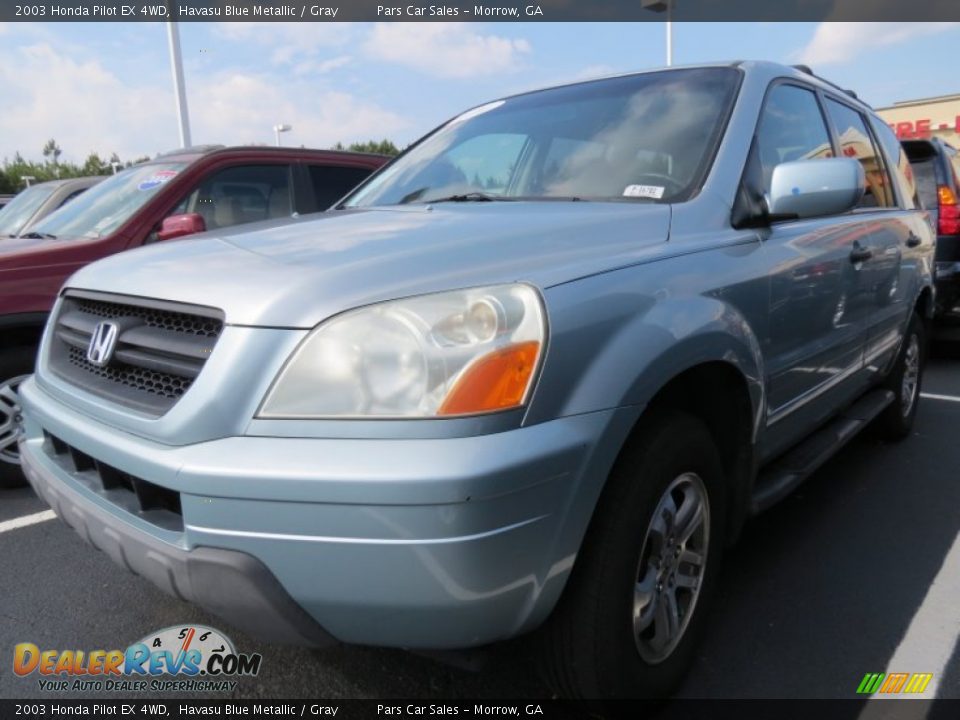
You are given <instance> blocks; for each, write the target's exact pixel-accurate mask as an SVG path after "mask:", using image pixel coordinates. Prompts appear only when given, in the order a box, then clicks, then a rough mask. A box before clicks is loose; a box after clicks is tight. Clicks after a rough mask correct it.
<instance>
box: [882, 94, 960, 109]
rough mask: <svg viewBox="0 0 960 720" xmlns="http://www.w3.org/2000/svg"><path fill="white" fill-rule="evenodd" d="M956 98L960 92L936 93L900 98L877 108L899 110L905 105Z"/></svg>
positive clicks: (925, 103) (911, 105)
mask: <svg viewBox="0 0 960 720" xmlns="http://www.w3.org/2000/svg"><path fill="white" fill-rule="evenodd" d="M954 100H960V93H954V94H952V95H935V96H933V97H928V98H917V99H916V100H900V101H898V102H895V103H894V104H893V105H886V106H884V107H881V108H877V110H899V109H900V108H905V107H914V106H916V105H927V104H929V103H937V102H950V101H954Z"/></svg>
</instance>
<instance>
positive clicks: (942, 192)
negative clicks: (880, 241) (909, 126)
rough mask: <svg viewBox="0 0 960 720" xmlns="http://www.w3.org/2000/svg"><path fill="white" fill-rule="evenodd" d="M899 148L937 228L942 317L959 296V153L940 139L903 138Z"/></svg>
mask: <svg viewBox="0 0 960 720" xmlns="http://www.w3.org/2000/svg"><path fill="white" fill-rule="evenodd" d="M903 148H904V150H905V151H906V154H907V157H909V158H910V164H911V165H912V166H913V172H914V175H915V177H916V184H917V193H918V194H919V196H920V202H921V203H922V204H923V206H924V207H925V208H927V209H928V210H929V211H930V215H931V217H932V220H933V224H934V226H935V227H936V228H937V254H936V263H937V273H936V286H937V318H938V319H944V317H945V316H946V315H948V314H951V313H952V311H954V308H955V307H956V305H957V301H958V299H960V297H958V296H960V200H958V198H960V155H958V154H957V150H956V148H954V147H953V146H952V145H950V144H948V143H946V142H944V141H943V140H941V139H940V138H931V139H929V140H904V141H903ZM953 314H954V315H956V318H957V320H960V313H953Z"/></svg>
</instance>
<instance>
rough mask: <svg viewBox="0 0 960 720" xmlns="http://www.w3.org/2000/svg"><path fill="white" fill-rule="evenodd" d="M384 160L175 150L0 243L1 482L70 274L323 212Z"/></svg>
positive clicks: (14, 465) (12, 479) (16, 475)
mask: <svg viewBox="0 0 960 720" xmlns="http://www.w3.org/2000/svg"><path fill="white" fill-rule="evenodd" d="M387 159H388V158H386V157H385V156H382V155H371V154H366V153H350V152H339V151H328V150H304V149H296V148H270V147H229V148H227V147H222V146H205V147H197V148H190V149H185V150H177V151H175V152H172V153H168V154H166V155H161V156H159V157H157V158H156V159H154V160H152V161H150V162H146V163H142V164H140V165H137V166H135V167H132V168H130V169H128V170H124V171H123V172H120V173H117V174H116V175H113V176H111V177H110V178H108V179H107V180H104V181H103V182H102V183H100V184H99V185H97V186H96V187H95V188H93V189H92V190H89V191H87V192H86V193H85V194H84V195H82V196H81V197H79V198H77V199H76V200H74V201H73V202H71V203H70V204H69V205H67V206H66V207H64V208H61V209H60V210H59V211H58V212H56V213H54V214H53V215H50V216H49V217H47V218H45V219H44V220H42V221H40V222H38V223H37V224H35V225H34V226H33V227H31V229H30V232H29V233H28V234H27V236H26V237H20V238H16V239H5V240H0V487H4V486H6V487H10V486H14V485H17V484H22V483H23V482H24V479H23V475H22V473H21V472H20V468H19V454H18V451H17V442H16V441H17V435H18V433H19V430H18V426H17V423H16V422H14V420H15V419H16V418H17V417H19V415H20V411H19V403H18V400H17V388H18V386H19V384H20V382H22V380H23V378H24V377H26V375H28V374H29V373H31V372H32V371H33V366H34V358H35V356H36V353H37V344H38V343H39V340H40V333H41V330H42V328H43V324H44V322H45V321H46V319H47V314H48V312H49V311H50V308H51V306H52V305H53V303H54V301H55V300H56V297H57V292H58V290H59V289H60V286H61V285H62V284H63V281H64V280H65V279H66V278H67V277H69V275H70V274H71V273H72V272H74V271H75V270H77V269H78V268H80V267H83V266H84V265H86V264H87V263H90V262H93V261H94V260H97V259H99V258H103V257H106V256H108V255H112V254H114V253H117V252H120V251H123V250H129V249H131V248H135V247H140V246H141V245H148V244H151V243H155V242H158V241H163V240H172V239H174V238H178V237H184V236H186V235H190V234H194V233H199V232H203V231H204V230H222V229H225V228H231V227H234V226H237V225H242V224H245V223H252V222H255V221H258V220H260V221H263V220H269V219H272V220H274V222H275V223H283V222H291V220H290V218H291V217H292V216H294V215H306V214H309V213H315V212H319V211H322V210H326V209H327V208H328V207H329V206H330V205H331V204H333V203H334V202H336V201H337V200H339V199H340V198H341V197H343V196H344V195H345V194H346V193H347V191H349V190H350V189H352V188H353V187H354V186H355V185H357V183H359V182H360V181H361V180H363V179H364V178H366V177H367V175H369V174H370V173H371V172H372V171H373V170H375V169H376V168H378V167H380V166H381V165H383V164H384V163H385V162H386V161H387Z"/></svg>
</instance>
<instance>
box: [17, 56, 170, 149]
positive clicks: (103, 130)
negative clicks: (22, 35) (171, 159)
mask: <svg viewBox="0 0 960 720" xmlns="http://www.w3.org/2000/svg"><path fill="white" fill-rule="evenodd" d="M0 87H2V88H3V89H4V90H3V94H4V105H5V107H6V111H5V112H3V113H0V143H2V146H0V155H12V154H13V152H14V151H17V150H19V151H20V152H22V153H23V154H24V156H25V157H30V158H37V157H39V155H40V148H41V147H42V146H43V143H44V142H45V141H46V140H47V139H48V138H51V137H52V138H56V140H57V142H58V143H59V145H60V146H61V147H62V148H64V159H69V160H82V159H83V158H84V157H86V155H87V153H90V152H94V151H96V152H99V153H100V154H101V155H107V156H109V155H110V154H111V153H112V152H118V153H120V154H121V155H123V156H125V157H131V156H134V155H139V154H143V153H145V152H150V151H156V150H161V149H166V148H169V147H171V146H173V145H174V144H175V142H176V125H175V124H174V122H175V121H174V119H173V110H172V109H171V110H170V111H169V113H162V112H157V108H172V104H173V99H172V96H173V94H172V90H170V89H169V88H151V87H146V86H130V87H128V86H125V85H124V84H123V83H122V82H120V80H119V79H118V78H117V76H116V75H114V74H113V73H112V72H111V71H110V70H108V69H107V68H105V67H104V66H103V65H102V64H101V63H100V62H99V61H97V60H93V59H87V58H75V57H71V56H69V55H67V54H64V53H62V52H61V51H60V50H59V49H55V48H54V47H52V46H51V45H50V44H48V43H36V44H32V45H27V46H23V47H19V48H10V47H9V46H6V47H0Z"/></svg>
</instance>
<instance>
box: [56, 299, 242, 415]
mask: <svg viewBox="0 0 960 720" xmlns="http://www.w3.org/2000/svg"><path fill="white" fill-rule="evenodd" d="M101 322H110V323H112V324H113V325H115V326H116V329H117V332H116V343H115V346H114V349H113V352H112V355H111V356H110V357H109V359H108V361H107V362H106V364H96V363H94V362H91V361H90V360H89V359H88V350H89V347H90V344H91V338H92V337H93V335H94V333H95V331H96V329H97V326H98V324H99V323H101ZM55 323H56V325H55V328H54V333H53V336H52V337H51V341H50V353H49V362H50V369H51V370H52V371H53V372H54V373H55V374H56V375H58V376H59V377H61V378H63V379H64V380H66V381H68V382H70V383H71V384H73V385H76V386H78V387H80V388H83V389H84V390H86V391H88V392H90V393H93V394H94V395H98V396H100V397H104V398H107V399H109V400H111V401H113V402H117V403H119V404H121V405H124V406H126V407H130V408H133V409H135V410H139V411H141V412H144V413H148V414H150V415H153V416H160V415H163V414H164V413H165V412H167V411H168V410H169V409H170V408H171V407H173V406H174V405H175V404H176V403H177V401H178V400H179V399H180V398H181V397H183V395H184V393H186V392H187V390H189V389H190V386H191V385H192V384H193V382H194V380H195V379H196V378H197V376H198V375H199V374H200V371H201V370H202V369H203V366H204V363H206V361H207V358H208V357H209V355H210V353H211V352H213V348H214V346H215V345H216V342H217V339H218V338H219V336H220V333H221V332H222V331H223V314H222V313H221V312H220V311H218V310H214V309H213V308H205V307H198V306H192V305H189V306H187V305H179V304H174V303H166V302H160V301H154V300H140V299H133V298H117V297H114V296H105V295H100V294H98V293H87V292H79V291H73V292H71V293H69V294H68V295H67V296H65V297H64V299H63V302H62V303H61V306H60V312H59V313H58V314H57V317H56V320H55ZM94 359H97V358H94Z"/></svg>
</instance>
